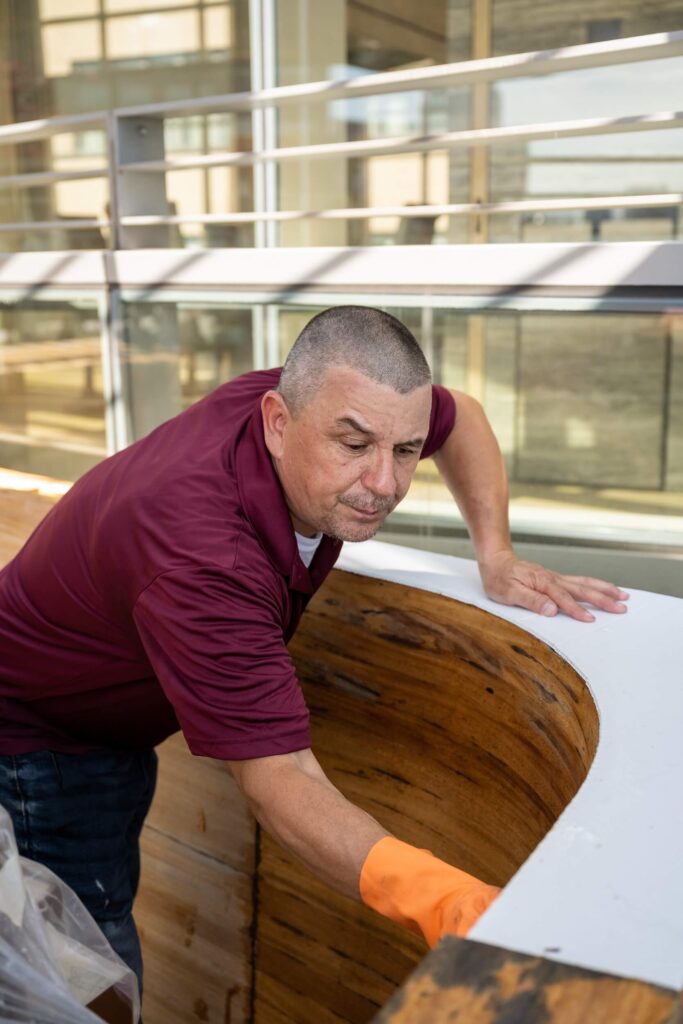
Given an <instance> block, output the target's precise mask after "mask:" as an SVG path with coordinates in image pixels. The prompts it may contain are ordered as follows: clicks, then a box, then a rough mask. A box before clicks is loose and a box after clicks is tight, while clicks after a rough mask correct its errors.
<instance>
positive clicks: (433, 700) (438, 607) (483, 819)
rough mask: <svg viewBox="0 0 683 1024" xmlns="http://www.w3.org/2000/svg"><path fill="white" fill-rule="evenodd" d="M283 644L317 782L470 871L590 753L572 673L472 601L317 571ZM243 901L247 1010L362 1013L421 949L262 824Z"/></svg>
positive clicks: (273, 1021) (497, 876) (506, 871)
mask: <svg viewBox="0 0 683 1024" xmlns="http://www.w3.org/2000/svg"><path fill="white" fill-rule="evenodd" d="M290 649H291V651H292V654H293V655H294V658H295V661H296V664H297V670H298V672H299V677H300V679H301V681H302V685H303V688H304V691H305V694H306V699H307V702H308V705H309V707H310V709H311V715H312V729H313V747H314V749H315V751H316V753H317V755H318V756H319V758H320V760H321V763H322V764H323V767H324V768H325V770H326V771H327V773H328V774H329V776H330V778H331V779H332V781H333V782H334V783H335V785H337V786H338V787H339V788H340V789H341V790H342V792H344V793H345V795H347V796H348V797H349V799H351V800H353V801H354V802H355V803H357V804H358V805H359V806H361V807H364V808H365V809H366V810H368V811H369V812H370V813H372V814H374V815H375V817H377V818H378V819H379V820H380V821H381V822H382V823H383V824H384V825H385V826H386V827H387V828H389V829H390V830H392V831H393V832H395V833H396V834H397V835H398V836H399V837H400V838H402V839H405V840H407V841H408V842H412V843H414V844H415V845H418V846H422V847H427V848H428V849H431V850H432V851H433V852H434V853H435V854H437V855H438V856H440V857H442V858H443V859H445V860H447V861H450V862H451V863H455V864H457V865H458V866H460V867H462V868H464V869H465V870H467V871H471V872H472V873H474V874H477V875H479V876H480V877H482V878H485V879H486V880H487V881H491V882H495V883H497V884H504V883H505V882H506V881H507V880H508V879H509V878H510V877H511V875H512V874H513V873H514V871H515V870H516V869H517V867H518V866H519V865H520V864H521V863H523V861H524V860H526V858H527V856H528V855H529V853H530V852H531V851H532V850H533V849H534V848H535V847H536V846H537V844H538V842H539V841H540V839H541V838H542V837H543V835H544V834H545V832H546V831H547V829H548V828H549V827H550V826H551V825H552V824H553V822H554V821H555V820H556V818H557V816H558V815H559V814H560V812H561V811H562V809H563V808H564V807H565V806H566V804H567V803H568V801H569V800H570V799H571V797H572V796H573V795H574V793H575V792H576V790H577V789H578V787H579V786H580V785H581V782H582V781H583V779H584V777H585V775H586V772H587V770H588V767H589V765H590V763H591V760H592V757H593V754H594V751H595V748H596V744H597V729H598V720H597V712H596V709H595V707H594V705H593V702H592V699H591V697H590V694H589V692H588V690H587V688H586V686H585V684H584V683H583V680H582V679H581V678H580V677H579V676H578V674H577V673H576V672H575V671H574V669H573V668H571V666H569V665H568V664H567V663H566V662H564V661H563V659H562V658H560V657H558V656H557V655H556V654H554V653H553V652H552V651H551V650H550V649H549V648H548V647H547V646H546V645H545V644H543V643H542V642H541V641H538V640H536V639H535V638H533V637H530V636H529V635H528V634H526V633H524V632H523V631H522V630H520V629H519V628H517V627H516V626H514V625H512V624H510V623H507V622H505V621H502V620H500V619H496V618H494V617H493V616H491V615H489V614H487V613H485V612H483V611H481V610H479V609H476V608H472V607H469V606H465V605H462V604H460V603H457V602H454V601H452V600H451V599H449V598H444V597H441V596H439V595H437V594H431V593H427V592H425V591H418V590H413V589H411V588H407V587H401V586H399V585H397V584H393V583H388V582H386V581H380V580H373V579H369V578H366V577H361V576H355V575H351V574H347V573H341V572H333V573H332V575H331V576H330V577H329V579H328V580H327V581H326V583H325V584H324V585H323V587H322V588H321V590H320V591H319V592H318V594H317V595H316V596H315V597H314V599H313V600H312V601H311V604H310V606H309V608H308V610H307V612H306V615H305V616H304V618H303V620H302V623H301V626H300V627H299V631H298V633H297V636H296V638H295V639H294V640H293V642H292V644H291V645H290ZM257 917H258V931H257V936H258V937H257V947H256V1000H255V1006H256V1016H255V1024H280V1022H281V1021H282V1020H283V1019H286V1018H287V1013H289V1019H290V1020H296V1021H297V1024H321V1022H322V1024H339V1022H341V1021H345V1022H358V1024H360V1022H366V1021H368V1020H369V1018H370V1016H371V1015H372V1013H373V1012H374V1008H375V1007H377V1008H378V1007H379V1006H381V1005H382V1004H383V1003H384V1002H385V1001H386V999H388V998H389V997H390V996H391V994H392V992H393V991H394V989H395V987H396V985H398V984H400V983H401V981H402V980H403V978H404V977H405V976H406V974H407V972H408V971H409V970H410V968H411V966H412V965H414V964H416V963H417V962H418V960H419V959H420V957H421V956H423V955H424V953H425V952H426V946H425V944H424V943H423V942H422V941H421V940H419V939H417V938H415V937H413V936H411V935H409V934H408V933H407V932H405V931H404V930H403V929H401V928H398V927H397V926H395V925H393V924H392V923H391V922H388V921H385V920H384V919H382V918H380V917H379V916H378V915H375V914H372V913H370V912H369V911H367V910H366V908H364V907H362V906H361V905H359V904H355V903H353V902H352V901H350V900H344V899H343V898H341V897H337V896H335V895H334V894H332V893H330V891H329V890H327V889H326V888H325V887H324V886H322V885H319V884H318V883H317V882H316V881H315V880H314V879H313V878H312V876H311V875H310V874H309V873H308V872H306V871H305V869H303V868H301V867H300V866H299V865H298V864H296V863H295V862H293V861H292V860H291V859H290V858H288V857H287V856H286V855H285V854H284V853H283V852H282V851H280V850H279V849H278V847H277V846H276V844H275V843H273V842H272V841H271V840H269V839H268V838H267V837H263V839H262V843H261V859H260V864H259V884H258V912H257ZM283 1008H285V1009H284V1010H283ZM283 1012H284V1015H285V1017H284V1018H283Z"/></svg>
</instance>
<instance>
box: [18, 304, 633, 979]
mask: <svg viewBox="0 0 683 1024" xmlns="http://www.w3.org/2000/svg"><path fill="white" fill-rule="evenodd" d="M455 411H456V403H455V401H454V396H453V394H452V393H450V392H448V391H447V390H446V389H445V388H438V387H436V388H433V387H432V385H431V378H430V372H429V368H428V366H427V363H426V362H425V359H424V357H423V355H422V353H421V351H420V349H419V347H418V345H417V343H416V342H415V339H414V338H413V337H412V335H411V334H410V332H409V331H408V330H407V328H406V327H404V326H403V325H402V324H401V323H400V322H399V321H398V320H396V319H395V318H393V317H391V316H389V315H388V314H386V313H383V312H381V311H379V310H374V309H368V308H364V307H356V306H347V307H338V308H334V309H330V310H327V311H326V312H324V313H321V314H319V315H318V316H317V317H315V318H314V319H313V320H312V321H311V322H310V323H309V324H308V325H307V326H306V327H305V328H304V330H303V332H302V334H301V335H300V337H299V338H298V340H297V342H296V344H295V346H294V348H293V349H292V352H291V353H290V355H289V357H288V359H287V362H286V364H285V367H284V369H283V370H282V373H281V374H280V371H278V370H271V371H263V372H259V373H252V374H247V375H245V376H243V377H241V378H238V379H237V380H235V381H232V382H230V383H228V384H225V385H223V386H222V387H219V388H218V389H217V390H216V391H214V392H212V393H211V394H209V395H208V396H207V397H206V398H204V399H203V400H202V401H200V402H198V403H196V405H194V406H192V407H191V408H190V409H188V410H186V411H185V412H184V413H181V414H180V415H179V416H176V417H175V418H174V419H172V420H170V421H169V422H167V423H165V424H163V425H162V426H161V427H159V428H157V429H156V430H155V431H153V432H152V433H151V434H150V435H149V436H148V437H146V438H144V439H143V440H141V441H139V442H137V443H136V444H134V445H132V446H131V447H130V448H128V449H126V450H125V451H123V452H120V453H119V454H117V455H114V456H112V457H111V458H109V459H107V460H105V461H104V462H103V463H101V464H100V465H98V466H96V467H95V468H94V469H93V470H91V471H90V472H89V473H87V474H86V475H85V476H84V477H83V478H82V479H81V480H79V481H78V482H77V483H76V484H75V485H74V487H73V488H72V489H71V490H70V491H69V492H68V493H67V494H66V495H65V496H64V498H62V500H61V501H60V502H59V504H58V505H57V506H56V507H55V508H54V509H53V510H52V511H51V512H50V513H49V515H48V516H47V517H46V518H45V519H44V520H43V522H42V523H41V524H40V525H39V527H38V528H37V530H36V531H35V532H34V534H33V535H32V536H31V537H30V539H29V540H28V542H27V543H26V545H25V546H24V548H23V549H22V550H21V551H20V552H19V554H18V555H17V557H16V558H15V559H14V560H13V561H12V562H11V563H10V564H9V565H8V566H7V567H6V568H5V569H4V571H3V572H2V574H0V644H1V646H0V650H1V651H2V656H1V657H2V660H1V662H0V701H1V704H0V709H1V723H0V755H2V756H0V803H3V804H4V805H5V806H7V808H8V809H9V811H10V813H11V814H12V817H13V820H14V824H15V828H16V832H17V839H18V842H19V845H20V849H21V851H22V853H23V854H25V855H26V856H28V857H33V858H35V859H37V860H39V861H42V862H43V863H45V864H47V865H48V866H49V867H51V868H52V869H53V870H54V871H55V872H56V873H57V874H59V875H60V876H61V877H62V878H64V880H65V881H66V882H68V883H69V884H70V885H71V886H72V887H73V888H74V889H75V891H76V892H77V893H78V895H79V896H80V897H81V899H82V900H83V901H84V902H85V904H86V906H87V907H88V908H89V909H90V911H91V913H92V914H93V916H94V917H95V918H96V920H97V921H98V922H99V924H100V925H101V927H102V928H103V930H104V932H105V934H106V935H107V937H108V938H109V940H110V942H111V943H112V945H113V946H114V948H115V949H116V950H117V951H118V952H119V953H120V955H121V956H122V957H123V958H124V959H125V960H126V961H127V962H128V963H130V964H131V966H133V968H134V969H135V970H136V972H137V973H138V976H139V977H141V970H142V968H141V961H140V951H139V945H138V941H137V934H136V932H135V926H134V924H133V919H132V916H131V909H132V902H133V897H134V895H135V890H136V886H137V880H138V870H139V856H138V837H139V833H140V829H141V827H142V823H143V821H144V817H145V814H146V812H147V810H148V808H149V804H150V801H151V798H152V794H153V790H154V776H155V766H156V761H155V756H154V752H153V748H154V746H155V745H156V744H157V743H159V742H161V741H162V740H163V739H164V738H165V737H166V736H168V735H170V734H171V733H172V732H174V731H176V730H177V729H178V728H182V730H183V732H184V734H185V737H186V739H187V742H188V744H189V746H190V749H191V750H192V751H193V753H195V754H200V755H206V756H210V757H215V758H221V759H223V760H225V761H227V762H228V763H229V764H230V767H231V769H232V771H233V773H234V776H235V778H236V780H237V783H238V785H239V786H240V788H241V790H242V791H243V793H244V794H245V796H246V798H247V800H248V801H249V804H250V805H251V807H252V809H253V810H254V813H255V815H256V817H257V818H258V820H259V821H260V822H261V824H262V825H263V827H264V828H266V829H267V830H268V831H269V832H270V833H271V834H272V835H274V836H275V837H276V838H277V839H278V840H279V841H280V842H281V843H282V845H283V846H285V847H286V848H287V849H288V850H290V851H291V852H292V853H293V854H294V855H295V856H297V857H298V858H299V859H300V860H302V861H303V862H304V863H305V864H307V865H308V866H309V867H310V868H311V869H312V870H313V871H315V872H316V873H317V874H318V875H319V876H320V877H322V878H323V879H325V880H326V881H327V882H329V884H330V885H332V886H333V887H335V888H336V889H338V890H340V891H342V892H345V893H347V894H348V895H350V896H355V897H359V896H360V897H361V898H362V899H363V900H364V901H365V902H366V903H368V904H369V905H370V906H373V907H374V908H375V909H377V910H379V911H380V912H381V913H384V914H386V915H387V916H389V917H391V918H393V919H394V920H397V921H401V922H402V923H404V924H406V925H407V926H408V927H411V928H413V929H414V930H416V931H418V932H422V933H423V934H424V935H425V937H426V938H427V940H428V941H429V942H430V943H431V944H433V943H434V942H436V941H437V939H438V938H439V937H440V935H442V934H443V933H445V932H449V931H454V932H456V933H458V934H464V933H465V932H466V931H467V929H468V928H469V926H470V925H471V924H472V923H473V922H474V920H476V918H477V916H478V915H479V914H480V913H481V912H482V911H483V910H484V909H485V907H486V906H487V905H488V904H489V903H490V901H491V900H492V899H493V898H494V897H495V895H496V894H497V890H496V889H495V888H493V887H491V886H488V885H486V884H484V883H482V882H479V881H478V880H477V879H474V878H472V877H471V876H469V875H465V874H464V873H462V872H460V871H458V870H457V869H456V868H454V867H451V866H449V865H447V864H444V863H443V862H441V861H438V860H437V859H435V858H434V857H432V856H431V855H430V854H428V853H426V852H425V851H421V850H416V849H414V848H413V847H411V846H408V845H407V844H405V843H402V842H401V841H400V840H399V839H396V838H394V837H392V836H389V835H388V833H387V832H386V831H385V830H384V829H383V828H382V826H381V825H380V824H379V823H378V822H376V821H375V820H374V819H373V818H371V817H370V816H369V815H368V814H366V813H365V812H363V811H361V810H360V809H358V808H357V807H355V806H353V805H352V804H350V803H349V802H348V801H347V800H346V799H345V798H344V797H343V796H342V794H341V793H340V792H339V791H338V790H337V789H336V788H335V787H334V786H333V785H332V784H331V783H330V782H329V780H328V779H327V778H326V777H325V775H324V773H323V771H322V769H321V768H320V766H319V765H318V762H317V761H316V759H315V757H314V755H313V753H312V752H311V750H310V739H309V732H308V715H307V710H306V708H305V705H304V702H303V697H302V694H301V690H300V688H299V686H298V683H297V680H296V676H295V673H294V669H293V666H292V664H291V661H290V659H289V656H288V653H287V649H286V646H285V645H286V642H287V640H288V639H289V638H290V637H291V635H292V633H293V631H294V630H295V628H296V625H297V623H298V621H299V618H300V616H301V613H302V612H303V610H304V608H305V606H306V603H307V601H308V600H309V598H310V595H311V594H312V593H313V592H314V591H315V590H316V589H317V588H318V587H319V586H320V584H321V583H322V581H323V580H324V578H325V576H326V575H327V573H328V572H329V571H330V569H331V568H332V566H333V565H334V562H335V561H336V559H337V557H338V554H339V551H340V549H341V542H342V541H345V540H348V541H361V540H365V539H367V538H369V537H371V536H373V534H374V533H375V532H376V531H377V529H378V528H379V526H380V525H381V523H382V522H383V521H384V519H385V518H386V516H387V515H388V514H389V512H391V510H392V509H393V508H394V507H395V506H396V505H397V504H398V502H399V501H400V500H401V499H402V498H403V497H404V495H405V494H406V492H407V490H408V486H409V484H410V480H411V477H412V475H413V473H414V470H415V468H416V465H417V462H418V459H419V458H420V457H423V456H427V455H433V456H434V458H435V460H436V462H437V465H438V467H439V469H440V471H441V474H442V476H443V477H444V479H445V480H446V482H447V484H448V485H449V487H450V489H451V491H452V492H453V495H454V497H455V499H456V501H457V502H458V504H459V506H460V508H461V510H462V512H463V515H464V516H465V519H466V521H467V525H468V528H469V530H470V534H471V536H472V539H473V541H474V545H475V549H476V553H477V558H478V561H479V566H480V569H481V575H482V580H483V583H484V587H485V589H486V591H487V593H488V594H489V595H490V596H491V597H492V598H495V599H496V600H498V601H502V602H505V603H515V604H520V605H523V606H525V607H527V608H531V609H533V610H534V611H537V612H540V613H541V614H545V615H554V614H556V613H557V612H558V611H559V610H561V611H564V612H566V613H567V614H569V615H572V616H573V617H575V618H577V619H579V620H581V621H585V622H587V621H590V620H591V619H592V618H593V617H592V616H591V615H590V614H589V613H588V612H587V611H586V609H585V608H584V607H583V606H582V605H581V604H580V603H579V602H581V601H583V602H588V603H592V604H593V605H596V606H597V607H599V608H602V609H604V610H607V611H614V612H622V611H624V610H625V606H624V605H623V604H622V603H621V602H622V601H623V599H624V598H625V597H626V596H627V595H626V594H624V593H622V592H621V591H619V590H618V589H617V588H616V587H613V586H612V585H610V584H607V583H604V582H602V581H600V580H592V579H586V578H577V577H567V576H560V575H558V574H556V573H551V572H546V571H545V570H543V569H541V567H539V566H535V565H530V564H527V563H524V562H521V561H520V560H518V559H517V558H516V556H515V555H514V553H513V551H512V548H511V545H510V537H509V531H508V524H507V485H506V479H505V472H504V469H503V463H502V459H501V456H500V452H499V449H498V446H497V444H496V442H495V439H494V437H493V435H492V433H491V430H490V428H489V426H488V423H487V421H486V419H485V417H484V414H483V412H482V410H481V408H480V407H479V406H478V405H477V403H476V402H474V401H473V400H472V399H470V398H468V397H467V396H466V395H463V394H458V395H457V421H456V419H455Z"/></svg>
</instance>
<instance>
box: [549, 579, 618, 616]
mask: <svg viewBox="0 0 683 1024" xmlns="http://www.w3.org/2000/svg"><path fill="white" fill-rule="evenodd" d="M594 582H600V581H599V580H598V581H592V580H591V581H590V583H575V582H574V581H573V580H572V579H571V578H568V577H564V579H563V580H562V584H563V586H564V587H565V588H566V590H567V591H568V593H570V594H571V595H572V597H574V598H575V599H576V600H577V601H586V602H587V603H588V604H591V605H593V607H594V608H600V609H601V610H602V611H604V612H613V613H615V614H617V615H623V613H624V612H625V611H627V608H626V605H625V604H622V601H624V600H628V594H625V593H624V591H623V590H619V588H618V587H612V585H611V584H608V585H607V586H609V591H607V590H605V589H604V588H603V589H600V588H599V587H596V586H594V585H593V583H594ZM622 595H623V596H622Z"/></svg>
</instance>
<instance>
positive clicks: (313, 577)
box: [234, 406, 342, 594]
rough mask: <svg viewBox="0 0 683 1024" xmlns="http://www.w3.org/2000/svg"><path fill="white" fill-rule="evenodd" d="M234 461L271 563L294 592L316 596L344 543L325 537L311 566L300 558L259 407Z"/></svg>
mask: <svg viewBox="0 0 683 1024" xmlns="http://www.w3.org/2000/svg"><path fill="white" fill-rule="evenodd" d="M234 465H235V475H236V478H237V488H238V491H239V495H240V500H241V504H242V509H243V511H244V513H245V515H246V517H247V519H248V520H249V522H250V523H251V525H252V526H253V528H254V530H255V531H256V533H257V534H258V537H259V539H260V541H261V543H262V544H263V547H264V548H265V551H266V553H267V555H268V557H269V558H270V560H271V562H272V563H273V565H274V566H275V568H276V569H277V570H278V572H280V573H281V574H282V575H283V576H285V577H287V578H288V580H289V585H290V587H291V589H292V590H299V591H302V592H303V593H304V594H312V593H313V592H314V590H317V588H318V587H319V586H320V584H321V583H322V581H323V579H324V578H325V576H327V574H328V572H329V571H330V569H331V568H332V566H333V565H334V563H335V562H336V560H337V558H338V557H339V552H340V551H341V548H342V542H341V541H339V540H335V539H333V538H332V537H328V536H326V535H323V538H322V540H321V542H320V546H319V547H318V550H317V551H316V553H315V556H314V558H313V561H312V562H311V565H310V567H309V568H308V569H307V568H306V566H305V565H304V563H303V562H302V561H301V558H300V557H299V549H298V547H297V543H296V537H295V535H294V525H293V523H292V520H291V518H290V515H289V509H288V508H287V503H286V501H285V496H284V493H283V491H282V485H281V484H280V480H279V478H278V475H277V473H276V472H275V467H274V466H273V463H272V460H271V457H270V452H269V451H268V449H267V447H266V441H265V437H264V433H263V417H262V415H261V408H260V406H259V407H258V408H257V409H256V410H255V411H254V413H253V414H252V415H251V416H250V417H249V419H248V420H247V421H246V424H245V428H244V431H243V432H242V433H241V434H240V435H239V436H238V438H237V444H236V450H235V462H234Z"/></svg>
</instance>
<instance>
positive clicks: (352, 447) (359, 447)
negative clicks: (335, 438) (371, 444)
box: [343, 441, 367, 452]
mask: <svg viewBox="0 0 683 1024" xmlns="http://www.w3.org/2000/svg"><path fill="white" fill-rule="evenodd" d="M343 444H344V447H345V448H347V449H348V450H349V451H350V452H364V451H365V449H366V448H367V445H365V444H358V443H355V444H354V442H353V441H344V442H343Z"/></svg>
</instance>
